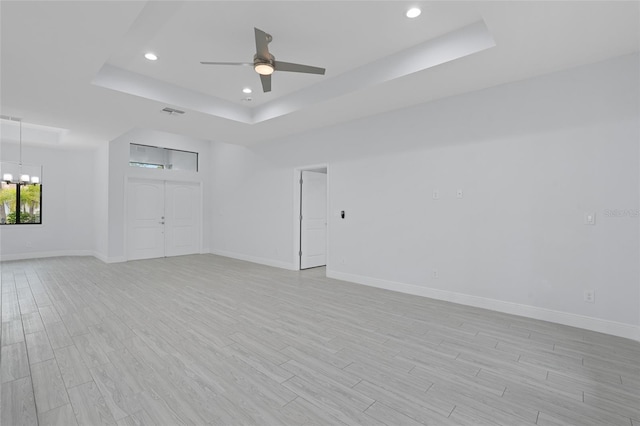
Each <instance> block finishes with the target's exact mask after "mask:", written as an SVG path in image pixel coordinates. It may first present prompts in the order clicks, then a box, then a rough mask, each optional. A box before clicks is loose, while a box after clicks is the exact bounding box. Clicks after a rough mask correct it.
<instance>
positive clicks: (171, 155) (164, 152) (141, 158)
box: [129, 143, 198, 172]
mask: <svg viewBox="0 0 640 426" xmlns="http://www.w3.org/2000/svg"><path fill="white" fill-rule="evenodd" d="M129 166H131V167H143V168H145V169H165V170H187V171H192V172H197V171H198V153H197V152H191V151H180V150H177V149H169V148H159V147H157V146H148V145H139V144H136V143H132V144H130V145H129Z"/></svg>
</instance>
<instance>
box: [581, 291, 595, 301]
mask: <svg viewBox="0 0 640 426" xmlns="http://www.w3.org/2000/svg"><path fill="white" fill-rule="evenodd" d="M584 301H585V302H587V303H595V301H596V292H595V291H594V290H585V291H584Z"/></svg>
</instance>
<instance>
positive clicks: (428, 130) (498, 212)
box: [211, 55, 640, 339]
mask: <svg viewBox="0 0 640 426" xmlns="http://www.w3.org/2000/svg"><path fill="white" fill-rule="evenodd" d="M639 71H640V67H639V66H638V55H631V56H626V57H621V58H617V59H614V60H611V61H607V62H603V63H598V64H593V65H589V66H585V67H580V68H576V69H573V70H569V71H565V72H560V73H555V74H551V75H547V76H542V77H538V78H535V79H531V80H526V81H522V82H518V83H513V84H508V85H504V86H500V87H495V88H492V89H487V90H483V91H479V92H475V93H469V94H465V95H461V96H456V97H452V98H448V99H444V100H440V101H437V102H432V103H429V104H424V105H420V106H417V107H413V108H409V109H405V110H401V111H395V112H392V113H387V114H383V115H380V116H377V117H370V118H367V119H363V120H359V121H357V122H353V123H348V124H345V125H340V126H336V127H332V128H327V129H323V130H319V131H314V132H310V133H307V134H304V135H298V136H296V137H291V138H286V139H283V140H280V141H274V142H273V143H270V144H268V145H267V146H261V147H257V148H253V149H249V148H243V147H237V146H233V145H227V144H224V143H216V144H214V146H213V150H212V162H213V163H214V167H213V171H212V173H213V187H212V190H213V199H214V200H215V205H214V209H213V211H214V214H213V232H212V246H211V247H212V252H215V253H220V254H225V255H229V256H234V257H238V258H243V259H247V260H253V261H257V262H261V263H266V264H272V265H276V266H283V267H289V268H295V265H294V264H293V262H292V259H293V258H294V256H293V253H294V251H295V250H297V248H295V247H294V244H293V241H294V238H293V232H294V226H293V223H294V220H293V217H294V182H293V170H294V168H296V167H300V166H304V165H309V164H321V163H328V164H329V194H328V200H329V206H330V207H329V209H330V218H329V246H328V253H329V258H328V266H327V274H328V275H330V276H333V277H337V278H341V279H346V280H350V281H354V282H360V283H363V284H369V285H375V286H380V287H385V288H390V289H395V290H400V291H405V292H409V293H413V294H421V295H425V296H429V297H435V298H440V299H445V300H453V301H457V302H461V303H466V304H470V305H476V306H483V307H488V308H491V309H496V310H501V311H505V312H512V313H516V314H521V315H526V316H531V317H535V318H541V319H547V320H552V321H556V322H561V323H566V324H571V325H576V326H579V327H585V328H590V329H593V330H599V331H604V332H609V333H612V334H618V335H623V336H626V337H632V338H636V339H640V331H639V330H640V273H639V262H638V260H639V259H640V249H639V236H640V227H639V223H638V217H637V216H635V217H633V216H624V217H607V216H605V211H608V210H613V209H619V210H629V211H633V210H635V209H638V208H639V207H640V201H639V195H640V188H639V170H640V167H639V149H638V145H639V140H640V130H639V122H638V120H639V119H638V116H639V107H638V100H639V87H638V77H637V76H638V74H639ZM436 189H437V190H439V192H440V199H439V200H437V201H436V200H433V199H432V192H433V191H434V190H436ZM457 189H462V190H463V191H464V197H463V198H462V199H457V198H456V191H457ZM339 210H345V211H346V214H347V217H346V219H345V220H341V219H339V218H338V216H337V214H336V213H337V212H338V211H339ZM585 212H595V213H596V216H597V217H596V221H597V224H596V225H595V226H586V225H584V224H583V215H584V213H585ZM343 260H344V263H343ZM433 270H437V271H438V275H439V278H437V279H435V278H433ZM585 289H592V290H595V295H596V299H595V300H596V301H595V303H593V304H589V303H585V302H583V291H584V290H585Z"/></svg>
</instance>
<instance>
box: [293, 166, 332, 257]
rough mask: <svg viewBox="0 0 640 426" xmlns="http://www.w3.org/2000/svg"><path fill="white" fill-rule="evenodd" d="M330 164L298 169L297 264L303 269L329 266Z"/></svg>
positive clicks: (295, 207)
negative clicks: (328, 196) (328, 165)
mask: <svg viewBox="0 0 640 426" xmlns="http://www.w3.org/2000/svg"><path fill="white" fill-rule="evenodd" d="M327 170H328V168H327V165H326V164H324V165H316V166H308V167H302V168H299V169H296V170H295V186H294V188H295V194H294V212H295V213H294V218H295V225H294V227H295V232H294V237H295V241H294V248H295V249H294V253H295V260H294V264H295V265H297V268H298V269H299V270H302V269H310V268H316V267H320V266H326V264H327V218H328V215H327V211H328V203H327V193H328V182H327V180H328V179H327V177H328V172H327Z"/></svg>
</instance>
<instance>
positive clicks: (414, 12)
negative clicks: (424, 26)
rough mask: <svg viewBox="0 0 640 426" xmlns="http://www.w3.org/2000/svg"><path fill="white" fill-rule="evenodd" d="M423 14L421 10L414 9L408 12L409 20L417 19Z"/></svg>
mask: <svg viewBox="0 0 640 426" xmlns="http://www.w3.org/2000/svg"><path fill="white" fill-rule="evenodd" d="M421 13H422V11H421V10H420V9H418V8H417V7H412V8H411V9H409V10H407V18H417V17H418V16H420V14H421Z"/></svg>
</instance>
